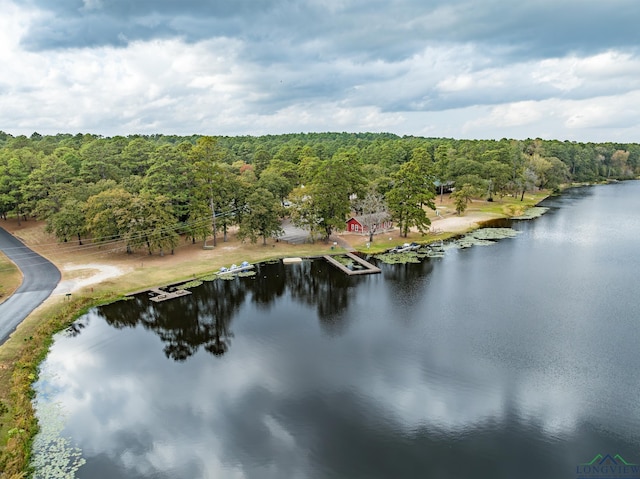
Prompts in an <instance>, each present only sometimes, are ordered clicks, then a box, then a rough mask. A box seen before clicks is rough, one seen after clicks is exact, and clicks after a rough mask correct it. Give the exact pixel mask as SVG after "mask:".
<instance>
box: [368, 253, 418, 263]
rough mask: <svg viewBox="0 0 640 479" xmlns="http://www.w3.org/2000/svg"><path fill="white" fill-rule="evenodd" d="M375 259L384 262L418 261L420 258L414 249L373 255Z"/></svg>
mask: <svg viewBox="0 0 640 479" xmlns="http://www.w3.org/2000/svg"><path fill="white" fill-rule="evenodd" d="M374 257H375V258H376V259H378V260H380V261H382V262H383V263H386V264H405V263H419V262H420V258H419V257H418V253H417V252H416V251H405V252H404V253H382V254H377V255H375V256H374Z"/></svg>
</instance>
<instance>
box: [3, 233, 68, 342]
mask: <svg viewBox="0 0 640 479" xmlns="http://www.w3.org/2000/svg"><path fill="white" fill-rule="evenodd" d="M0 250H2V252H3V253H4V254H5V255H7V257H8V258H9V259H10V260H11V261H13V262H14V263H15V264H16V265H17V266H18V268H20V270H21V271H22V275H23V279H22V284H21V285H20V287H19V288H18V289H17V290H16V292H15V293H13V295H11V297H10V298H9V299H7V300H6V301H5V302H4V303H2V304H0V344H2V343H4V342H5V341H6V340H7V339H9V335H10V334H11V333H12V332H13V331H14V330H15V329H16V328H17V327H18V325H19V324H20V323H21V322H22V321H23V320H24V319H25V318H26V317H27V316H29V314H30V313H31V311H33V310H34V309H36V308H37V307H38V306H40V304H42V302H43V301H44V300H45V299H47V298H48V297H49V296H50V295H51V292H52V291H53V290H54V289H55V287H56V286H57V285H58V283H59V282H60V271H59V270H58V268H56V267H55V266H54V265H53V263H51V262H50V261H49V260H47V259H45V258H43V257H42V256H40V255H39V254H38V253H36V252H35V251H32V250H31V249H29V248H27V247H26V246H25V245H24V244H23V243H22V242H21V241H20V240H18V239H17V238H15V237H14V236H12V235H11V234H9V233H8V232H7V231H6V230H4V229H3V228H1V227H0ZM0 274H2V272H1V271H0Z"/></svg>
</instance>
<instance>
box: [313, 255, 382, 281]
mask: <svg viewBox="0 0 640 479" xmlns="http://www.w3.org/2000/svg"><path fill="white" fill-rule="evenodd" d="M345 256H348V257H349V258H351V259H352V260H353V261H355V262H357V263H359V264H361V265H362V266H364V269H349V268H347V267H346V266H345V265H343V264H342V263H340V262H339V261H337V260H336V259H334V258H333V257H332V256H329V255H324V256H323V258H324V259H326V260H327V261H328V262H329V263H331V264H332V265H333V266H335V267H336V268H338V269H340V270H342V272H344V273H346V274H348V275H349V276H355V275H359V274H375V273H380V272H381V271H382V270H381V269H380V268H378V267H377V266H374V265H372V264H371V263H369V262H368V261H365V260H364V259H362V258H360V257H359V256H356V255H355V254H353V253H345Z"/></svg>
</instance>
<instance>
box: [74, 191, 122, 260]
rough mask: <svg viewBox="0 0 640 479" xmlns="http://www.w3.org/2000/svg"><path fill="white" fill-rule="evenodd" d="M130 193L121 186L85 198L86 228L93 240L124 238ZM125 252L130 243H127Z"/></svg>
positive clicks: (103, 241) (110, 240)
mask: <svg viewBox="0 0 640 479" xmlns="http://www.w3.org/2000/svg"><path fill="white" fill-rule="evenodd" d="M132 201H133V196H132V195H131V193H129V192H127V191H126V190H124V189H123V188H121V187H115V188H112V189H109V190H106V191H103V192H101V193H98V194H97V195H94V196H91V197H90V198H89V199H88V200H87V204H86V208H85V218H86V225H87V230H88V231H89V232H90V233H91V235H92V237H93V241H95V242H99V243H100V242H101V243H106V242H117V241H120V240H123V239H124V235H125V234H126V233H127V230H128V228H127V225H128V222H129V221H130V219H131V214H130V205H131V203H132ZM126 246H127V252H128V253H130V252H131V245H130V244H128V243H127V245H126Z"/></svg>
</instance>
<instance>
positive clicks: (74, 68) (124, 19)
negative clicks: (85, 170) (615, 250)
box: [0, 0, 640, 142]
mask: <svg viewBox="0 0 640 479" xmlns="http://www.w3.org/2000/svg"><path fill="white" fill-rule="evenodd" d="M0 12H2V13H1V15H0V130H2V131H5V132H7V133H10V134H12V135H20V134H24V135H30V134H32V133H33V132H36V131H37V132H38V133H40V134H56V133H74V134H75V133H93V134H99V135H104V136H113V135H129V134H155V133H162V134H177V135H191V134H206V135H230V136H235V135H263V134H279V133H298V132H326V131H346V132H391V133H396V134H398V135H416V136H426V137H451V138H468V139H474V138H486V139H491V138H495V139H500V138H517V139H525V138H544V139H559V140H571V141H597V142H602V141H615V142H637V141H639V138H640V27H638V21H640V2H638V1H637V0H607V1H602V0H600V1H594V0H553V1H551V0H534V1H532V0H524V1H519V2H514V1H513V0H447V1H444V0H55V1H53V0H20V1H17V0H0Z"/></svg>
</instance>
